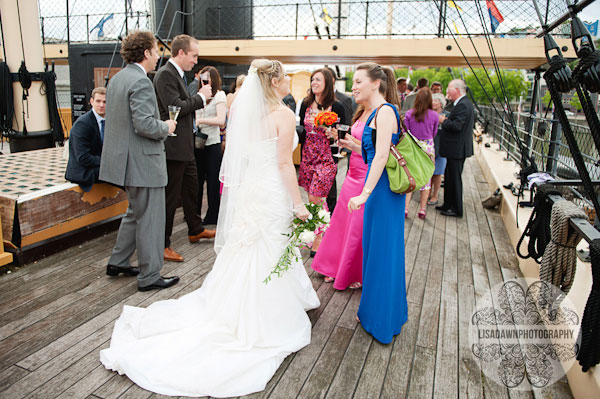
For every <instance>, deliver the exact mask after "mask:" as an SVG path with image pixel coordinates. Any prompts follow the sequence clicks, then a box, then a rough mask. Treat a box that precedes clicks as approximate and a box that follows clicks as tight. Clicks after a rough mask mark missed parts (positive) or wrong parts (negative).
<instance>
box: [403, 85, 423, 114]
mask: <svg viewBox="0 0 600 399" xmlns="http://www.w3.org/2000/svg"><path fill="white" fill-rule="evenodd" d="M425 87H429V80H427V78H421V79H419V80H417V90H415V91H413V92H412V93H410V94H409V95H408V96H406V98H405V99H404V103H402V113H403V114H405V113H406V111H408V110H409V109H411V108H412V107H413V106H414V105H415V99H416V98H417V92H418V91H419V90H421V89H423V88H425Z"/></svg>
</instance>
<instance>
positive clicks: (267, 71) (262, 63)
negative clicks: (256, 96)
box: [249, 59, 284, 109]
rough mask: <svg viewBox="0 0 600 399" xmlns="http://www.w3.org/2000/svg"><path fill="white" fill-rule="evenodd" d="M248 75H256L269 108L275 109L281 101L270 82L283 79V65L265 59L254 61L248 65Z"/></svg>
mask: <svg viewBox="0 0 600 399" xmlns="http://www.w3.org/2000/svg"><path fill="white" fill-rule="evenodd" d="M249 73H256V74H257V75H258V78H259V79H260V84H261V86H262V88H263V92H264V93H265V98H266V100H267V104H269V108H271V109H274V108H277V107H278V106H279V105H280V103H281V101H280V100H279V99H278V98H277V95H276V94H275V92H274V91H273V86H272V85H271V80H272V79H275V80H276V81H277V82H280V81H281V80H282V79H283V76H284V75H283V65H282V64H281V62H279V61H277V60H267V59H258V60H254V61H252V64H251V65H250V72H249Z"/></svg>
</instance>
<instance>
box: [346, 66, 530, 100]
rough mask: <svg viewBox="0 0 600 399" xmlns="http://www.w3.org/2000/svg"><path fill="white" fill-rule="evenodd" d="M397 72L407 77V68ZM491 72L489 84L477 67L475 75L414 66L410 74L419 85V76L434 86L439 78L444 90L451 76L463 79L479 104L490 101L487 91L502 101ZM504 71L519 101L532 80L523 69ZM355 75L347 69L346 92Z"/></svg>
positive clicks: (510, 91) (513, 96)
mask: <svg viewBox="0 0 600 399" xmlns="http://www.w3.org/2000/svg"><path fill="white" fill-rule="evenodd" d="M394 74H395V75H396V78H399V77H401V76H402V77H408V76H409V75H408V68H397V69H395V70H394ZM488 74H489V76H490V78H491V80H492V83H490V80H489V79H488V77H487V76H486V74H485V71H484V70H483V69H481V68H476V69H475V74H473V73H472V72H471V71H470V70H464V69H462V68H427V69H415V70H413V71H412V73H411V74H410V82H411V83H412V84H413V85H416V82H417V80H419V79H420V78H427V80H429V84H430V85H431V83H432V82H436V81H437V82H440V83H441V84H442V87H443V91H444V93H445V92H446V88H447V87H448V83H450V81H451V80H452V79H464V81H465V82H466V84H467V86H469V88H470V89H471V91H472V92H473V96H474V98H475V101H477V102H478V103H479V104H489V100H488V98H487V96H486V95H485V92H487V94H488V95H489V96H490V97H491V99H492V100H493V101H494V102H502V101H503V95H502V90H501V88H500V84H499V80H498V74H497V71H496V70H488ZM501 74H502V81H503V82H504V87H505V89H506V93H507V97H508V99H509V101H517V100H518V99H519V96H525V95H527V90H528V89H529V85H530V84H531V83H530V82H527V81H526V80H525V77H524V76H523V75H522V74H521V72H520V71H517V70H501ZM353 76H354V72H350V71H349V72H346V91H348V92H350V91H352V78H353ZM475 76H477V78H478V79H479V82H481V84H483V87H484V89H485V92H484V90H483V89H482V88H481V85H480V83H479V82H478V81H477V78H476V77H475Z"/></svg>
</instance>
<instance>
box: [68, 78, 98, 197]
mask: <svg viewBox="0 0 600 399" xmlns="http://www.w3.org/2000/svg"><path fill="white" fill-rule="evenodd" d="M90 104H91V105H92V109H91V110H90V111H88V112H87V113H86V114H84V115H82V116H81V117H79V118H78V119H77V120H76V121H75V123H74V124H73V127H72V128H71V133H70V134H69V162H68V163H67V171H66V173H65V179H67V180H69V181H70V182H73V183H77V184H79V187H81V189H82V190H83V191H90V190H91V189H92V185H93V184H94V183H96V182H97V181H98V180H99V177H98V176H99V174H100V155H101V154H102V141H103V140H104V118H105V112H106V89H105V88H104V87H96V88H95V89H94V90H93V91H92V97H91V98H90Z"/></svg>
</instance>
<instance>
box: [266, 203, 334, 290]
mask: <svg viewBox="0 0 600 399" xmlns="http://www.w3.org/2000/svg"><path fill="white" fill-rule="evenodd" d="M304 205H305V206H306V209H308V212H310V214H309V215H308V218H307V219H306V221H302V219H298V218H294V220H293V221H292V226H291V228H292V231H291V232H290V233H288V234H285V235H286V236H287V237H289V238H290V243H289V244H288V246H287V247H286V248H285V249H284V250H283V255H281V257H280V258H279V260H278V261H277V264H276V265H275V267H273V270H271V273H269V275H268V276H267V278H265V279H264V280H263V283H265V284H266V283H268V282H269V281H271V278H272V277H273V275H275V274H276V275H277V277H281V275H282V274H283V272H285V271H287V270H289V268H290V266H291V265H292V260H298V259H300V257H301V255H300V248H311V247H312V244H313V242H314V241H315V238H317V236H318V235H319V234H321V233H324V232H325V230H327V228H328V227H329V221H330V219H331V215H330V213H329V212H328V211H326V210H325V209H323V205H321V204H311V203H308V204H304Z"/></svg>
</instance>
